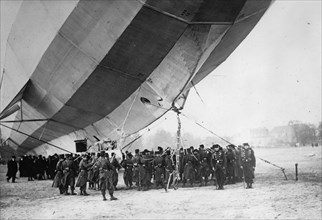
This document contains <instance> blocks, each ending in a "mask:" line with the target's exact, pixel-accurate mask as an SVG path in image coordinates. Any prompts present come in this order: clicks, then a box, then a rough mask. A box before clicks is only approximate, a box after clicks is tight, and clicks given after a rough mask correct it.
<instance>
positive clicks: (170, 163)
mask: <svg viewBox="0 0 322 220" xmlns="http://www.w3.org/2000/svg"><path fill="white" fill-rule="evenodd" d="M175 159H176V158H175V157H174V158H171V151H170V149H169V150H167V151H166V153H165V158H164V163H165V178H164V179H165V187H167V184H168V181H170V182H169V187H170V185H171V184H172V181H173V176H171V179H170V180H169V178H170V174H171V173H172V172H173V170H174V169H175V162H174V161H175Z"/></svg>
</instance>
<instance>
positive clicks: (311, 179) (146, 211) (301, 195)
mask: <svg viewBox="0 0 322 220" xmlns="http://www.w3.org/2000/svg"><path fill="white" fill-rule="evenodd" d="M254 150H255V155H256V156H257V157H260V158H263V159H265V160H268V161H271V162H272V163H274V164H276V165H279V166H281V167H284V168H285V171H286V174H287V177H288V180H285V178H284V175H283V173H282V172H281V170H280V169H278V168H276V167H274V166H271V165H269V164H267V163H264V162H263V161H261V160H260V159H258V158H257V167H256V171H255V176H256V178H255V183H254V188H253V189H244V188H243V183H238V184H234V185H226V186H225V190H216V189H215V187H214V186H203V187H197V186H195V187H187V188H179V189H178V190H173V189H170V190H169V192H167V193H166V192H165V191H164V190H162V189H158V190H157V189H151V190H149V191H144V192H142V191H137V190H135V189H132V190H125V189H121V190H118V191H116V192H115V196H116V197H118V199H119V200H117V201H109V200H108V201H102V197H101V195H100V192H99V191H93V190H88V192H89V193H90V195H89V196H87V197H83V196H78V195H76V196H61V195H59V193H58V189H56V188H52V187H51V184H52V181H49V180H44V181H33V182H28V181H27V179H26V178H19V179H18V180H17V183H7V181H6V179H5V174H6V166H1V167H0V183H1V185H0V211H1V212H0V218H1V219H322V214H321V211H322V169H321V168H322V164H321V162H322V159H321V147H314V148H312V147H299V148H271V149H268V148H255V149H254ZM295 163H298V168H299V177H298V178H299V180H298V181H295ZM120 175H121V173H120ZM120 177H121V176H120ZM119 180H120V181H119V182H120V186H124V184H123V181H122V178H120V179H119ZM77 191H79V190H78V188H77Z"/></svg>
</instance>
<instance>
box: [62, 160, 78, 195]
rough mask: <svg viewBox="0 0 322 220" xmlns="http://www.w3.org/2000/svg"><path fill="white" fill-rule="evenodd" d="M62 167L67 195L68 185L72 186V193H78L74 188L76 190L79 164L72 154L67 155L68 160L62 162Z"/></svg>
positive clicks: (66, 193)
mask: <svg viewBox="0 0 322 220" xmlns="http://www.w3.org/2000/svg"><path fill="white" fill-rule="evenodd" d="M62 169H63V178H62V182H63V185H64V192H65V195H69V193H68V186H70V190H71V195H76V193H74V190H75V175H76V172H77V165H76V163H75V162H74V161H73V158H72V155H71V154H67V155H66V160H64V161H63V162H62Z"/></svg>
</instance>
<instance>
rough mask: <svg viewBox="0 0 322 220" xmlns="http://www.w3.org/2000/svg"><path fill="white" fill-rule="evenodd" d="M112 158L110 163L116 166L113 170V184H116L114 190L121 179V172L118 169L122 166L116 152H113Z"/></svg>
mask: <svg viewBox="0 0 322 220" xmlns="http://www.w3.org/2000/svg"><path fill="white" fill-rule="evenodd" d="M111 156H112V158H111V160H110V163H111V164H112V166H114V167H115V170H113V171H112V174H113V175H112V176H113V186H114V190H116V186H117V183H118V181H119V174H118V171H119V170H120V169H121V168H122V167H121V165H120V163H119V162H118V161H117V159H116V154H115V153H114V152H112V154H111Z"/></svg>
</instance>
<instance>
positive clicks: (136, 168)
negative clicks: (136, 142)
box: [133, 149, 141, 190]
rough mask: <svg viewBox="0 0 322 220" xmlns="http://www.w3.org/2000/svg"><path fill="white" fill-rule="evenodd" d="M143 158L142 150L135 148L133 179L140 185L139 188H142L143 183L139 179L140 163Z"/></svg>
mask: <svg viewBox="0 0 322 220" xmlns="http://www.w3.org/2000/svg"><path fill="white" fill-rule="evenodd" d="M140 160H141V155H140V150H139V149H135V151H134V157H133V181H134V182H135V185H136V186H137V187H138V190H141V184H140V181H139V179H140V178H139V164H140Z"/></svg>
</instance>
